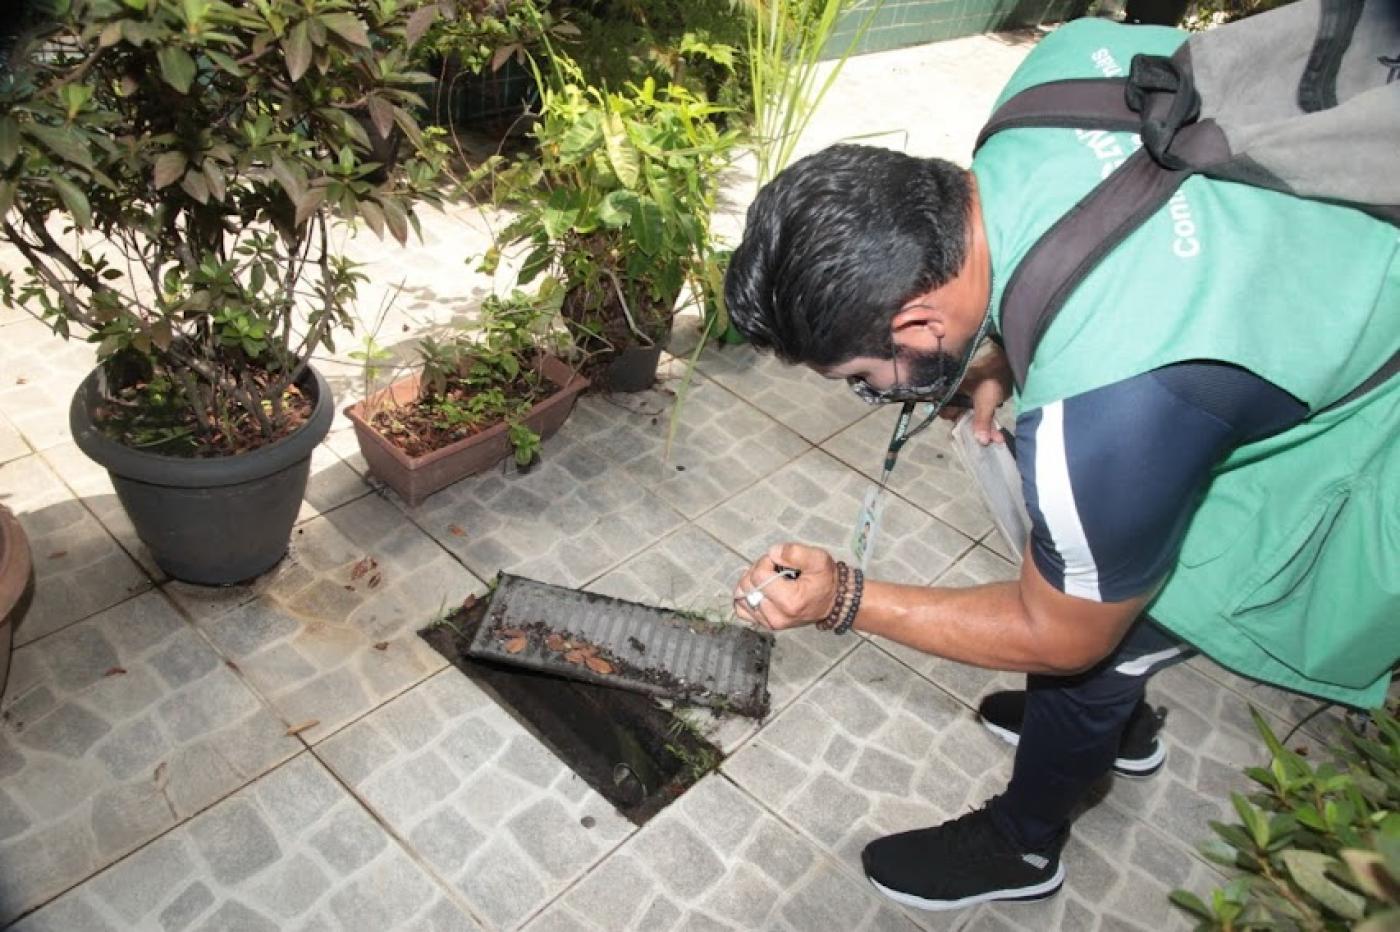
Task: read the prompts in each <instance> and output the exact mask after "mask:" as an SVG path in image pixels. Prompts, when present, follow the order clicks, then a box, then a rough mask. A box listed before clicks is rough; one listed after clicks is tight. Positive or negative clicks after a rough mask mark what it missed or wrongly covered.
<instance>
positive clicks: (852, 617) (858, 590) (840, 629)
mask: <svg viewBox="0 0 1400 932" xmlns="http://www.w3.org/2000/svg"><path fill="white" fill-rule="evenodd" d="M851 575H852V576H853V577H854V580H855V584H854V587H853V591H852V592H851V601H850V603H849V604H848V605H847V606H846V615H845V617H844V618H842V619H841V623H840V624H839V625H837V626H836V627H835V628H833V629H832V633H834V634H845V633H846V632H847V631H849V630H851V625H853V624H855V623H856V613H857V612H859V611H860V597H861V596H862V595H864V594H865V574H864V573H862V572H861V571H860V570H858V569H853V570H851Z"/></svg>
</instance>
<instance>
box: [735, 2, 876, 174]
mask: <svg viewBox="0 0 1400 932" xmlns="http://www.w3.org/2000/svg"><path fill="white" fill-rule="evenodd" d="M743 5H744V8H745V10H746V12H747V13H748V34H747V40H748V42H747V49H746V56H745V57H746V59H747V62H748V68H749V85H750V88H751V89H752V93H753V98H752V99H753V150H754V156H755V158H756V160H757V173H756V181H757V183H758V186H759V187H760V188H761V187H763V185H765V184H767V183H768V182H769V181H770V180H771V179H772V178H773V176H775V175H776V174H778V172H780V171H782V170H783V169H784V168H785V167H786V166H787V164H788V162H789V161H791V160H792V155H793V152H795V151H796V149H797V144H798V142H799V141H800V140H801V138H802V133H803V131H804V130H805V129H806V128H807V125H808V123H810V122H811V119H812V114H813V113H814V112H815V111H816V109H817V107H818V106H820V105H821V102H822V99H823V98H824V97H825V96H826V93H827V91H828V90H830V89H831V86H832V84H834V83H835V82H836V78H837V76H838V75H839V74H840V73H841V69H842V68H843V67H844V66H845V64H846V59H847V58H849V57H850V55H851V53H852V52H853V51H855V48H856V46H857V45H858V44H859V43H860V40H861V38H862V37H864V35H865V32H866V30H867V29H869V28H870V24H871V23H872V22H874V17H875V14H876V13H877V12H879V10H880V7H881V6H882V5H883V3H882V0H875V2H873V3H871V4H870V6H869V7H868V8H867V9H866V10H865V12H864V14H863V15H862V17H861V20H860V23H859V24H858V26H857V28H856V30H855V33H854V35H853V36H852V37H851V41H850V43H849V44H848V45H847V46H846V48H845V49H844V50H843V51H842V53H841V55H840V56H839V57H837V58H836V59H835V60H834V61H832V62H830V63H829V64H827V65H825V66H824V67H823V65H822V64H821V62H822V57H823V55H824V53H825V51H826V49H827V46H828V45H829V44H830V43H831V38H832V35H833V34H834V33H835V31H836V27H837V24H838V23H839V22H840V21H841V19H842V17H843V16H844V15H845V14H846V13H847V12H849V11H850V10H851V8H852V7H854V6H855V3H854V0H743ZM823 71H825V74H824V75H823V74H822V72H823Z"/></svg>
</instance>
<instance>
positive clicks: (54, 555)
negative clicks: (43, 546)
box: [49, 550, 68, 560]
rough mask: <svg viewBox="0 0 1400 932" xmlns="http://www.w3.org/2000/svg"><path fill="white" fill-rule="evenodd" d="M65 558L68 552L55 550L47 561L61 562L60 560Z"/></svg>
mask: <svg viewBox="0 0 1400 932" xmlns="http://www.w3.org/2000/svg"><path fill="white" fill-rule="evenodd" d="M66 556H68V551H67V550H55V551H54V552H53V553H51V554H49V559H50V560H62V559H63V558H64V557H66Z"/></svg>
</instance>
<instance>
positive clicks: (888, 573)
mask: <svg viewBox="0 0 1400 932" xmlns="http://www.w3.org/2000/svg"><path fill="white" fill-rule="evenodd" d="M870 486H871V482H870V480H869V479H867V478H866V477H864V476H862V475H861V474H860V473H858V472H856V471H855V470H853V469H851V468H849V467H847V466H845V465H843V464H842V463H840V462H839V461H837V460H836V459H834V458H833V457H831V456H830V455H828V454H827V453H824V452H822V451H821V450H813V451H811V452H810V453H807V454H805V455H803V456H801V457H799V458H798V459H797V460H795V461H793V462H791V463H789V464H788V465H786V466H784V467H783V468H782V469H780V470H778V471H777V472H776V473H774V474H773V475H771V476H769V477H768V478H767V479H764V480H763V481H762V482H760V483H758V484H757V485H755V486H753V487H751V488H749V489H747V490H746V491H744V492H741V493H740V494H739V495H737V496H735V497H734V498H732V499H730V500H729V501H727V502H725V503H724V504H723V505H721V506H720V507H719V508H716V509H714V510H713V511H711V512H709V513H707V514H706V515H705V516H704V517H702V518H701V519H700V520H699V521H698V522H697V523H698V524H699V525H700V526H701V527H703V528H704V529H705V530H707V531H709V532H710V533H711V534H713V535H714V536H715V537H717V538H718V539H719V540H721V541H723V542H724V543H725V544H727V545H728V546H730V547H732V548H733V549H735V550H737V551H738V552H739V553H741V554H743V555H744V556H745V557H748V558H749V559H751V560H752V559H757V558H758V557H760V556H762V555H763V554H764V553H765V552H766V551H767V550H768V548H769V547H771V546H772V545H774V544H778V543H784V542H787V541H798V542H801V543H806V544H811V545H814V546H819V547H825V548H827V549H828V550H830V551H831V552H832V554H833V556H835V557H836V558H837V559H839V560H848V561H849V560H852V559H853V558H852V557H851V553H850V541H851V536H852V532H853V530H854V529H855V524H856V519H857V517H858V515H859V514H860V510H861V503H862V501H863V499H864V496H865V493H866V490H867V489H868V488H869V487H870ZM972 546H973V541H972V540H971V539H970V538H968V537H966V536H965V535H963V534H961V533H959V532H958V531H956V530H954V529H953V528H951V527H949V526H948V525H946V524H944V523H943V522H942V521H939V520H938V519H937V518H934V517H931V516H930V515H928V514H927V513H926V512H923V511H921V510H920V509H918V508H916V507H914V506H913V505H911V504H909V502H907V501H905V500H904V499H902V498H899V497H897V496H894V495H886V496H885V501H884V513H883V517H882V519H881V527H880V529H879V531H878V533H877V534H876V538H875V544H874V548H875V549H874V556H873V559H872V560H871V563H870V569H869V574H870V576H871V577H872V578H875V579H882V580H888V581H890V582H904V583H929V582H931V581H933V580H934V579H936V578H938V577H939V576H941V575H942V574H943V573H944V571H945V570H947V569H948V567H950V566H952V565H953V562H954V561H955V560H957V558H958V557H960V556H961V555H962V554H963V553H965V552H967V550H969V549H970V548H971V547H972Z"/></svg>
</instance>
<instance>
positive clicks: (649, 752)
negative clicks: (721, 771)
mask: <svg viewBox="0 0 1400 932" xmlns="http://www.w3.org/2000/svg"><path fill="white" fill-rule="evenodd" d="M486 608H487V602H486V601H485V600H482V601H480V602H477V603H476V604H475V605H473V606H472V607H470V608H465V609H459V610H458V611H457V612H456V613H455V614H453V615H452V616H451V617H449V618H448V619H447V620H446V621H445V622H440V623H438V624H436V625H434V626H432V627H429V628H425V629H424V630H422V631H420V632H419V635H420V636H421V637H422V638H423V639H424V640H425V641H427V642H428V644H430V645H431V646H432V647H433V649H434V650H436V651H437V652H438V653H440V654H442V655H443V656H444V657H446V658H447V659H448V660H450V661H452V663H453V665H454V666H456V667H457V669H459V670H461V671H462V672H463V673H465V674H466V675H467V676H468V677H470V678H471V680H472V681H473V682H474V683H476V684H477V685H478V686H480V687H481V688H482V689H484V690H485V691H486V692H487V694H489V695H490V696H492V698H494V699H495V700H496V701H497V702H498V703H500V705H501V706H502V707H503V708H505V709H506V711H508V712H509V713H510V714H511V715H512V716H513V717H514V718H515V719H516V720H517V721H519V722H520V723H521V724H523V725H524V726H525V727H526V728H527V729H528V730H529V731H530V732H531V733H533V734H534V735H536V736H537V737H538V738H539V739H540V740H541V741H543V742H544V744H545V745H546V746H547V747H548V748H549V749H550V750H551V751H553V752H554V753H555V754H557V755H558V756H559V757H560V759H562V760H563V761H564V762H565V763H566V764H568V765H569V766H570V767H571V768H572V769H573V771H574V772H575V773H577V774H578V775H579V776H580V777H581V778H582V779H583V780H585V781H586V782H587V783H588V785H589V786H591V787H593V789H595V790H597V791H598V793H599V794H601V795H602V796H603V797H604V798H605V799H607V800H608V801H609V802H611V803H612V804H613V805H614V806H616V807H617V810H618V811H619V812H620V813H622V814H623V815H624V816H626V817H627V818H628V819H630V820H631V821H632V822H634V823H636V824H637V825H641V824H643V823H645V822H646V821H647V820H648V819H650V818H651V817H652V816H654V815H655V814H656V813H658V812H660V811H661V810H662V809H663V808H665V807H666V805H667V804H668V803H670V802H671V801H672V800H674V799H675V798H676V797H678V796H680V795H681V794H682V793H684V792H685V791H686V789H688V788H689V787H690V786H691V785H692V784H693V783H695V782H696V781H697V780H699V779H700V778H701V777H703V776H704V775H705V774H706V773H708V772H709V771H710V770H713V769H714V768H715V767H716V766H718V765H719V762H720V761H721V760H722V759H723V755H722V754H721V752H720V750H719V749H718V748H717V747H715V746H714V745H713V744H711V743H710V742H709V741H707V740H705V738H704V737H703V736H701V735H700V734H699V733H698V732H697V731H696V730H695V728H694V727H693V726H692V725H691V724H690V723H689V722H688V721H687V720H686V719H684V718H681V717H679V716H677V715H675V714H673V713H671V712H668V711H666V710H665V709H663V708H661V707H660V706H659V705H657V703H656V701H655V700H653V699H651V698H650V697H648V696H644V695H641V694H639V693H633V692H628V691H625V690H621V689H613V688H611V687H607V686H599V685H596V684H594V683H585V682H580V681H578V680H568V679H563V678H561V677H557V676H553V675H550V674H548V673H541V672H538V671H534V670H528V669H524V668H521V667H517V666H507V665H505V664H496V663H491V662H489V661H483V660H478V659H476V658H473V657H469V656H468V655H467V646H468V645H469V644H470V643H471V640H472V637H473V636H474V635H475V634H476V630H477V628H478V627H479V626H480V624H481V621H482V618H483V617H484V616H485V614H486Z"/></svg>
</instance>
